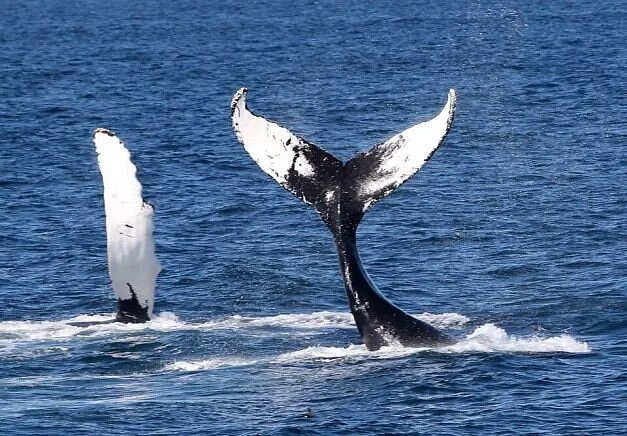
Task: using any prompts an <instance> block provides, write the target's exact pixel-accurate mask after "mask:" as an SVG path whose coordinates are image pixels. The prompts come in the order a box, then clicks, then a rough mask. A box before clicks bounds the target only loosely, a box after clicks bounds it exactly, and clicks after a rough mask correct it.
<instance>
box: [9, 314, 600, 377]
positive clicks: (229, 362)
mask: <svg viewBox="0 0 627 436" xmlns="http://www.w3.org/2000/svg"><path fill="white" fill-rule="evenodd" d="M113 317H114V315H113V314H97V315H80V316H77V317H74V318H70V319H67V320H60V321H3V322H0V353H2V354H6V353H9V354H13V350H14V349H15V347H16V345H17V346H19V344H20V343H23V342H27V343H28V342H31V341H44V342H46V344H45V345H46V347H45V350H44V351H45V352H58V351H63V350H64V349H66V348H64V347H62V346H60V345H66V344H59V345H58V346H57V345H51V344H50V343H49V342H50V341H63V340H69V339H70V340H71V339H88V338H100V337H106V336H117V335H125V334H133V333H136V332H142V331H147V332H172V331H186V330H195V331H198V330H207V331H211V330H243V329H263V328H276V327H281V328H288V329H304V330H321V329H329V328H331V329H346V328H355V326H354V323H353V319H352V316H351V314H350V313H344V312H314V313H309V314H304V313H297V314H282V315H275V316H266V317H248V316H241V315H233V316H229V317H225V318H220V319H216V320H209V321H205V322H195V323H193V322H185V321H182V320H180V319H179V318H178V317H177V316H176V315H175V314H174V313H170V312H162V313H160V314H158V315H157V316H156V317H155V318H154V319H153V320H151V321H149V322H147V323H145V324H122V323H114V322H110V321H111V320H112V319H113ZM418 317H419V318H421V319H422V320H424V321H426V322H429V323H431V324H433V325H436V326H437V327H440V328H444V329H447V328H448V329H452V328H461V327H462V326H464V325H465V324H467V323H468V322H470V319H469V318H468V317H466V316H464V315H461V314H457V313H443V314H429V313H424V314H421V315H418ZM20 348H24V347H20ZM24 349H25V348H24ZM28 349H30V350H31V351H33V352H36V353H37V354H41V353H42V350H35V349H33V348H32V347H28ZM23 351H24V350H21V352H23ZM590 351H591V349H590V347H589V345H588V344H587V343H586V342H580V341H577V340H576V339H575V338H573V337H572V336H569V335H566V334H562V335H560V336H553V337H540V336H533V337H517V336H514V335H510V334H508V333H507V332H506V331H505V330H503V329H502V328H500V327H497V326H496V325H494V324H484V325H482V326H480V327H478V328H476V329H475V330H474V331H473V332H472V333H470V334H468V335H466V336H465V337H464V338H463V339H461V340H459V341H458V342H457V343H455V344H453V345H450V346H446V347H440V348H429V347H423V348H408V347H403V346H402V345H400V344H393V345H390V346H387V347H383V348H381V349H380V350H378V351H368V350H367V349H366V347H365V346H364V345H349V346H347V347H325V346H312V347H307V348H305V349H302V350H296V351H291V352H287V353H283V354H279V355H275V356H268V357H258V358H253V357H247V356H218V357H212V358H210V359H200V360H177V361H175V362H172V363H169V364H167V365H166V366H165V367H164V368H163V369H162V370H163V371H203V370H212V369H219V368H228V367H237V366H246V365H253V364H257V363H268V364H293V363H299V362H307V361H320V362H328V361H338V360H339V361H344V360H366V359H390V358H400V357H404V356H408V355H412V354H418V353H423V352H429V353H441V354H464V353H589V352H590Z"/></svg>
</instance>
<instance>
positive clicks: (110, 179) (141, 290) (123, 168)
mask: <svg viewBox="0 0 627 436" xmlns="http://www.w3.org/2000/svg"><path fill="white" fill-rule="evenodd" d="M94 144H95V146H96V152H97V154H98V166H99V167H100V173H101V174H102V182H103V185H104V204H105V215H106V228H107V258H108V264H109V277H110V278H111V283H112V286H113V290H114V291H115V295H116V297H117V299H118V312H117V317H116V319H117V320H118V321H121V322H127V323H141V322H146V321H148V320H149V319H150V317H151V316H152V311H153V308H154V300H155V283H156V280H157V275H158V274H159V271H161V266H160V265H159V261H158V260H157V257H156V255H155V246H154V242H153V238H152V232H153V223H152V216H153V207H152V206H151V205H150V204H149V203H147V202H145V201H144V199H143V198H142V186H141V184H140V183H139V180H137V176H136V173H137V169H136V168H135V165H134V164H133V162H132V161H131V154H130V152H129V151H128V150H127V149H126V147H125V145H124V143H123V142H122V141H120V139H118V137H117V136H116V135H115V134H114V133H113V132H111V131H109V130H107V129H102V128H100V129H96V130H95V131H94Z"/></svg>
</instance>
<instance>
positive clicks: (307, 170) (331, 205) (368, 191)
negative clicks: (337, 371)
mask: <svg viewBox="0 0 627 436" xmlns="http://www.w3.org/2000/svg"><path fill="white" fill-rule="evenodd" d="M246 94H247V89H246V88H241V89H240V90H239V91H237V93H235V96H234V97H233V100H232V102H231V118H232V123H233V129H234V130H235V134H236V136H237V139H238V140H239V141H240V142H241V143H242V144H243V145H244V148H245V149H246V151H247V152H248V153H249V154H250V155H251V157H252V158H253V159H254V160H255V162H257V164H258V165H259V167H260V168H261V169H262V170H263V171H264V172H266V173H267V174H268V175H270V176H271V177H272V178H273V179H274V180H276V181H277V182H278V183H279V184H280V185H281V186H283V187H284V188H286V189H287V190H288V191H290V192H292V193H293V194H294V195H296V196H297V197H298V198H300V199H301V200H303V201H304V202H305V203H307V204H310V205H312V206H313V207H314V208H315V209H316V210H317V211H318V212H319V213H320V215H321V217H322V220H323V221H324V222H325V223H326V225H327V226H328V228H329V229H330V231H331V233H332V234H333V236H334V240H335V244H336V248H337V250H338V256H339V261H340V269H341V271H342V277H343V279H344V285H345V288H346V293H347V295H348V299H349V302H350V306H351V312H352V314H353V317H354V319H355V323H356V324H357V328H358V329H359V332H360V334H361V337H362V339H363V341H364V343H365V344H366V346H367V347H368V349H370V350H376V349H378V348H380V347H381V346H383V345H386V344H390V343H392V342H395V341H398V342H400V343H401V344H403V345H406V346H423V345H439V344H447V343H450V342H452V340H451V338H449V337H448V336H447V335H446V334H444V333H442V332H440V331H439V330H438V329H436V328H435V327H433V326H431V325H429V324H426V323H424V322H422V321H420V320H418V319H416V318H414V317H412V316H410V315H408V314H407V313H405V312H403V311H402V310H401V309H399V308H398V307H396V306H395V305H393V304H392V303H391V302H389V301H388V300H387V299H386V298H385V297H383V295H381V293H380V292H379V291H378V290H377V289H376V287H375V286H374V284H373V283H372V281H371V280H370V278H369V277H368V274H367V273H366V271H365V269H364V267H363V265H362V263H361V259H360V257H359V253H358V251H357V236H356V232H357V226H358V225H359V223H360V222H361V219H362V217H363V215H364V213H365V212H366V210H367V209H368V208H369V207H370V206H371V205H372V204H374V203H375V202H376V201H378V200H380V199H382V198H384V197H385V196H387V195H388V194H390V193H391V192H392V191H394V190H395V189H396V188H397V187H399V186H400V185H401V184H402V183H403V182H405V181H406V180H408V179H409V178H411V177H412V176H413V175H414V174H415V173H416V172H417V171H418V170H420V168H422V166H423V165H424V164H425V163H426V162H427V161H428V160H429V159H430V158H431V156H433V154H434V153H435V151H436V150H437V149H438V147H439V146H440V145H441V144H442V142H443V141H444V138H445V137H446V134H447V133H448V131H449V129H450V128H451V125H452V122H453V117H454V113H455V103H456V93H455V91H454V90H452V89H451V90H450V91H449V93H448V100H447V102H446V104H445V105H444V108H443V109H442V110H441V111H440V113H439V114H438V115H437V116H436V117H434V118H433V119H431V120H429V121H426V122H423V123H418V124H416V125H414V126H412V127H410V128H408V129H406V130H405V131H403V132H401V133H399V134H398V135H394V136H392V137H391V138H390V139H388V140H387V141H384V142H382V143H380V144H377V145H375V146H374V147H373V148H372V149H371V150H370V151H368V152H365V153H360V154H358V155H357V156H355V157H354V158H352V159H350V160H349V161H348V162H346V163H345V164H343V163H342V162H341V161H340V160H338V159H337V158H335V157H334V156H332V155H331V154H329V153H328V152H326V151H324V150H323V149H321V148H320V147H318V146H316V145H315V144H313V143H311V142H309V141H307V140H305V139H303V138H301V137H299V136H297V135H294V134H293V133H291V132H290V131H289V130H287V129H286V128H284V127H281V126H280V125H278V124H276V123H274V122H272V121H269V120H266V119H265V118H263V117H261V116H258V115H256V114H254V113H253V112H251V111H250V110H249V109H248V107H247V104H246Z"/></svg>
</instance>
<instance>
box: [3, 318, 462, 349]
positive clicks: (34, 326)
mask: <svg viewBox="0 0 627 436" xmlns="http://www.w3.org/2000/svg"><path fill="white" fill-rule="evenodd" d="M416 316H417V317H418V318H420V319H422V320H423V321H425V322H428V323H430V324H433V325H435V326H436V327H439V328H459V327H461V326H463V325H464V324H466V323H467V322H468V321H469V318H467V317H465V316H464V315H460V314H457V313H442V314H431V313H423V314H419V315H416ZM114 317H115V314H112V313H108V314H96V315H79V316H76V317H73V318H70V319H66V320H59V321H3V322H0V344H3V343H4V344H6V343H7V342H14V341H37V340H64V339H69V338H72V337H82V338H85V337H98V336H108V335H115V334H121V333H133V332H141V331H144V330H150V331H161V332H170V331H179V330H180V331H184V330H216V329H232V330H237V329H245V328H267V327H282V328H293V329H305V330H317V329H325V328H335V329H338V328H340V329H352V328H355V323H354V321H353V317H352V315H351V314H350V313H348V312H313V313H294V314H282V315H274V316H263V317H250V316H241V315H232V316H228V317H224V318H219V319H216V320H209V321H205V322H196V323H192V322H186V321H183V320H181V319H179V317H178V316H176V315H175V314H174V313H171V312H162V313H160V314H158V315H156V316H155V317H154V319H152V320H151V321H148V322H147V323H144V324H123V323H118V322H111V321H112V320H113V319H114Z"/></svg>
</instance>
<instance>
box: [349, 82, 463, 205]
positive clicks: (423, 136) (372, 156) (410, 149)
mask: <svg viewBox="0 0 627 436" xmlns="http://www.w3.org/2000/svg"><path fill="white" fill-rule="evenodd" d="M455 102H456V94H455V90H453V89H451V90H450V91H449V93H448V101H447V102H446V105H445V106H444V108H443V109H442V111H441V112H440V113H439V114H438V115H437V116H436V117H435V118H433V119H431V120H429V121H425V122H423V123H419V124H416V125H414V126H412V127H410V128H409V129H406V130H404V131H403V132H401V133H399V134H398V135H395V136H393V137H391V138H390V139H388V140H387V141H385V142H382V143H380V144H377V145H375V146H374V147H373V148H372V149H371V150H370V151H368V152H366V153H361V154H359V155H357V156H355V157H354V158H352V159H351V160H349V161H348V162H347V163H346V184H347V187H346V188H347V189H348V190H350V191H351V193H352V195H353V197H354V200H355V201H356V202H357V203H358V204H360V205H361V206H362V213H363V212H365V211H366V209H368V207H370V206H371V205H372V204H373V203H375V202H376V201H378V200H380V199H382V198H383V197H385V196H387V195H388V194H390V193H391V192H392V191H394V190H395V189H396V188H398V187H399V186H400V185H402V184H403V183H404V182H405V181H407V180H408V179H410V178H411V177H412V176H413V175H414V174H415V173H416V172H418V170H420V168H422V166H423V165H424V164H425V163H426V162H427V161H428V160H429V159H430V158H431V156H432V155H433V153H435V151H436V150H437V149H438V147H439V146H440V145H441V144H442V142H443V141H444V138H445V137H446V134H447V133H448V131H449V129H450V128H451V124H452V123H453V116H454V114H455Z"/></svg>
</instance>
